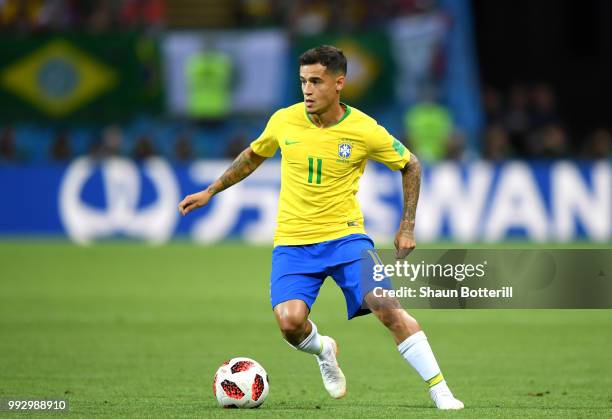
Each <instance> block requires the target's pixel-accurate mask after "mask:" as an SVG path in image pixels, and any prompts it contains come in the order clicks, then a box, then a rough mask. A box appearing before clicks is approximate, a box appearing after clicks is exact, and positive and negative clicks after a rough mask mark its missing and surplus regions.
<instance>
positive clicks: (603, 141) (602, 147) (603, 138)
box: [583, 128, 612, 160]
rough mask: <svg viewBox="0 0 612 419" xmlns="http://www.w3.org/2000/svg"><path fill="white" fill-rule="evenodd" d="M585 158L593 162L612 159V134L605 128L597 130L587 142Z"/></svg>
mask: <svg viewBox="0 0 612 419" xmlns="http://www.w3.org/2000/svg"><path fill="white" fill-rule="evenodd" d="M583 156H584V157H585V158H587V159H593V160H600V159H611V158H612V133H610V131H609V130H607V129H604V128H600V129H598V130H596V131H595V132H594V133H593V134H592V135H591V137H590V138H589V140H588V141H587V143H586V147H585V148H584V150H583Z"/></svg>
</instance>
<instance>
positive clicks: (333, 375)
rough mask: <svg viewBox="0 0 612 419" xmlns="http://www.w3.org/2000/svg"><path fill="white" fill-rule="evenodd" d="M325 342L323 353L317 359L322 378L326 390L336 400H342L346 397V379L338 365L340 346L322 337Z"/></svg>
mask: <svg viewBox="0 0 612 419" xmlns="http://www.w3.org/2000/svg"><path fill="white" fill-rule="evenodd" d="M321 339H322V340H323V352H321V354H320V355H315V356H316V357H317V362H318V363H319V369H320V370H321V377H322V378H323V385H324V386H325V390H327V392H328V393H329V395H330V396H332V397H333V398H334V399H341V398H342V397H344V396H345V395H346V378H344V374H343V373H342V370H341V369H340V366H339V365H338V361H337V360H336V356H337V355H338V345H337V344H336V341H335V340H333V339H332V338H330V337H329V336H321Z"/></svg>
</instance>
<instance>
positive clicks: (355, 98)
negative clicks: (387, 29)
mask: <svg viewBox="0 0 612 419" xmlns="http://www.w3.org/2000/svg"><path fill="white" fill-rule="evenodd" d="M324 44H327V45H333V46H335V47H338V48H340V49H341V50H342V51H343V52H344V55H345V56H346V58H347V61H348V74H347V77H346V82H345V85H344V88H343V89H342V100H343V101H346V102H347V103H348V104H349V105H354V106H370V105H380V104H385V103H388V102H389V100H390V99H391V98H392V97H393V73H394V69H395V67H394V64H393V59H392V56H391V47H390V42H389V38H388V37H387V35H386V34H385V33H383V32H376V31H372V32H362V33H357V34H337V35H336V34H321V35H314V36H301V37H299V38H297V40H296V41H295V44H294V48H295V49H294V53H295V56H296V64H295V66H296V67H295V68H296V71H295V80H296V82H295V84H296V85H297V86H298V88H299V83H298V76H297V75H298V70H297V66H298V64H297V57H299V56H300V55H301V54H302V53H303V52H305V51H306V50H308V49H310V48H313V47H317V46H320V45H324ZM297 94H298V97H299V98H300V99H299V100H301V97H302V94H301V91H299V90H298V91H297Z"/></svg>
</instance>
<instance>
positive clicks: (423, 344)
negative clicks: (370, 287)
mask: <svg viewBox="0 0 612 419" xmlns="http://www.w3.org/2000/svg"><path fill="white" fill-rule="evenodd" d="M365 302H366V304H367V305H368V307H369V308H370V310H371V311H372V312H373V313H374V315H376V317H377V318H378V319H379V320H380V321H381V323H383V324H384V325H385V326H386V327H387V329H389V331H390V332H391V334H392V335H393V339H395V343H396V344H397V349H398V350H399V352H400V354H401V355H402V357H403V358H404V359H405V360H406V362H408V363H409V364H410V365H411V366H412V367H413V368H414V369H415V370H416V372H417V373H418V374H419V375H420V376H421V378H423V380H424V381H425V382H426V383H427V385H428V386H429V394H430V395H431V398H432V399H433V401H434V403H435V404H436V407H438V409H462V408H463V403H462V402H461V401H460V400H458V399H456V398H455V397H454V396H453V393H452V392H451V391H450V389H449V388H448V384H447V383H446V380H444V376H443V375H442V372H441V371H440V367H439V366H438V362H437V361H436V357H435V356H434V353H433V351H432V349H431V346H430V345H429V342H428V340H427V336H425V332H423V331H422V330H421V327H420V326H419V324H418V322H417V321H416V320H415V319H414V318H413V317H412V316H410V315H409V314H408V313H407V312H406V311H405V310H404V309H403V308H402V307H401V305H400V303H399V301H397V299H395V298H391V297H376V296H374V294H373V293H372V292H369V293H368V294H367V295H366V297H365Z"/></svg>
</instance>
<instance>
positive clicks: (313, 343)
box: [295, 319, 323, 355]
mask: <svg viewBox="0 0 612 419" xmlns="http://www.w3.org/2000/svg"><path fill="white" fill-rule="evenodd" d="M308 321H309V322H310V324H311V325H312V331H311V332H310V334H309V335H308V336H307V337H306V339H304V340H303V341H302V342H301V343H300V344H299V345H298V346H296V347H295V349H297V350H298V351H302V352H306V353H309V354H312V355H320V354H321V352H323V339H321V335H319V332H318V331H317V325H316V324H314V323H313V322H312V321H311V320H310V319H309V320H308Z"/></svg>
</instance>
